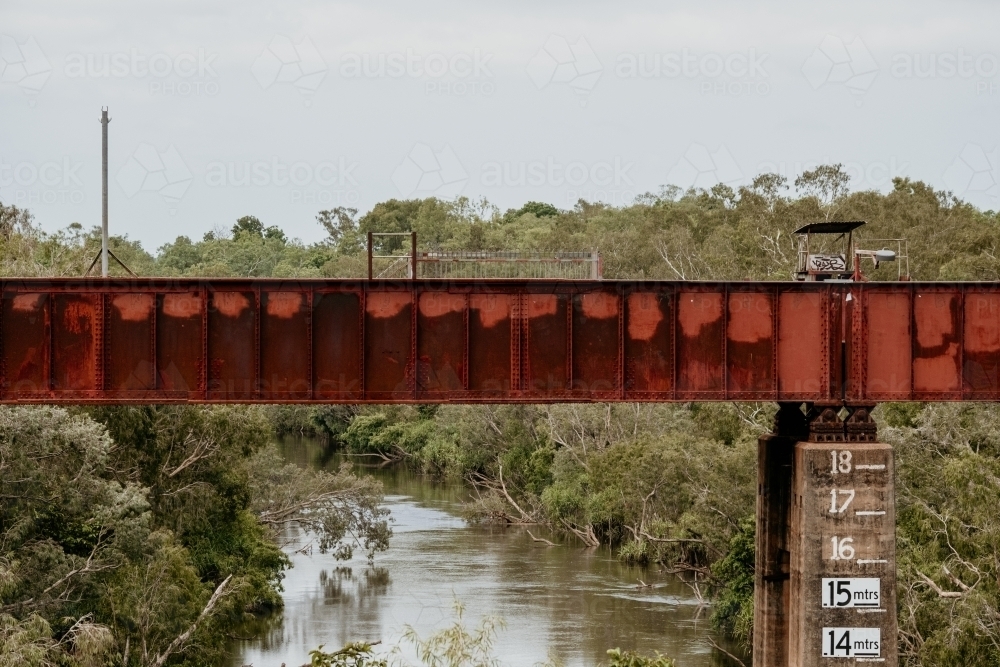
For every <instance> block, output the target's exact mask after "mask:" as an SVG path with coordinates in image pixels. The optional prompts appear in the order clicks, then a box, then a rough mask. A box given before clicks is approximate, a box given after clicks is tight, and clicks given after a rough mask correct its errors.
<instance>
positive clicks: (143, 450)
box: [0, 406, 389, 667]
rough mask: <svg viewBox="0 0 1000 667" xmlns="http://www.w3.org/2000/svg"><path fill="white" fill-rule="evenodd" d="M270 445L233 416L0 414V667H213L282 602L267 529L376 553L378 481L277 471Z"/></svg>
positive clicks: (258, 425)
mask: <svg viewBox="0 0 1000 667" xmlns="http://www.w3.org/2000/svg"><path fill="white" fill-rule="evenodd" d="M270 437H271V427H270V424H269V422H268V421H267V420H266V418H265V416H264V413H263V411H262V410H260V409H259V408H254V407H246V406H231V407H211V408H209V407H142V408H133V407H130V408H101V409H94V410H90V411H86V410H66V409H62V408H52V407H0V494H2V495H3V502H2V503H0V665H38V666H43V665H57V664H58V665H64V666H79V667H85V666H91V665H93V666H97V665H104V664H106V663H107V664H115V665H125V666H135V667H160V666H163V665H192V666H193V665H211V664H218V663H220V662H221V661H223V660H224V659H225V657H226V651H227V639H226V637H227V634H226V628H228V627H231V626H232V625H234V624H235V623H238V622H239V621H241V620H242V619H243V618H244V617H245V616H246V615H247V614H249V613H253V612H257V611H262V610H267V609H273V608H274V607H276V606H278V605H280V604H281V598H280V595H279V587H280V582H281V577H282V570H283V569H284V568H285V567H286V566H287V563H288V561H287V558H286V557H285V556H284V554H282V552H281V550H280V549H279V548H278V546H277V544H276V541H275V537H274V532H273V530H272V526H275V525H278V524H279V523H281V522H283V521H292V522H297V523H298V524H299V526H300V527H302V528H303V529H306V530H309V531H312V532H313V533H315V534H316V536H317V539H318V541H319V543H320V545H321V548H327V549H330V550H331V551H332V552H334V554H335V555H338V556H344V555H346V554H347V553H349V552H350V550H351V547H352V546H353V538H352V537H351V535H357V536H358V539H359V540H360V544H359V545H358V546H362V547H363V548H366V549H368V550H369V552H374V551H378V550H382V549H384V548H385V547H386V546H387V539H388V535H389V531H388V526H387V524H386V521H385V516H384V515H385V511H384V510H380V509H378V505H379V503H380V502H381V497H382V496H381V488H380V487H379V485H378V484H377V483H375V482H374V481H373V480H372V479H371V478H368V477H365V478H361V479H359V478H357V477H354V476H353V475H351V474H350V472H349V471H348V470H346V469H345V470H341V471H339V472H338V473H337V474H334V475H331V474H327V473H318V474H313V473H310V472H308V471H299V470H298V469H294V466H291V467H289V466H283V465H277V464H276V460H277V459H276V454H275V453H274V452H273V450H272V447H271V445H269V441H270ZM290 468H291V469H290ZM276 485H280V486H281V489H282V493H278V492H277V491H276V490H275V486H276Z"/></svg>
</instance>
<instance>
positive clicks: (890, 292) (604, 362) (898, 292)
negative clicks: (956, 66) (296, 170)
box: [0, 278, 1000, 403]
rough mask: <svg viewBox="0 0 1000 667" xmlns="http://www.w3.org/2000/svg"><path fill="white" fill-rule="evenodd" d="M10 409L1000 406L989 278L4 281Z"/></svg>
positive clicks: (1, 360)
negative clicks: (694, 403) (171, 405)
mask: <svg viewBox="0 0 1000 667" xmlns="http://www.w3.org/2000/svg"><path fill="white" fill-rule="evenodd" d="M2 292H3V305H2V310H0V402H4V403H30V402H37V403H168V402H202V403H207V402H263V403H276V402H293V403H383V402H393V403H403V402H417V403H445V402H454V403H475V402H489V403H504V402H522V403H545V402H566V401H690V400H698V401H719V400H746V401H809V402H820V403H824V402H831V403H833V402H839V401H842V400H846V401H848V402H855V403H859V402H860V403H864V402H873V403H874V402H877V401H883V400H903V401H905V400H997V399H998V398H1000V386H998V364H1000V285H998V284H993V283H867V284H845V283H777V282H766V283H751V282H730V283H703V282H652V281H651V282H635V281H609V280H604V281H537V280H495V281H471V280H469V281H463V280H451V281H433V280H420V281H415V282H411V281H398V282H380V281H373V282H368V281H345V280H277V279H268V280H235V279H160V278H151V279H136V280H127V279H110V280H108V281H104V280H101V279H6V280H3V281H2Z"/></svg>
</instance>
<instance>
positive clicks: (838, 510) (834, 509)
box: [830, 489, 854, 514]
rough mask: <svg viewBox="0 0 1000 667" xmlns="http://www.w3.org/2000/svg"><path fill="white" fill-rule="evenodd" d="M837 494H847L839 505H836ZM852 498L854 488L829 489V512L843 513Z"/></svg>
mask: <svg viewBox="0 0 1000 667" xmlns="http://www.w3.org/2000/svg"><path fill="white" fill-rule="evenodd" d="M838 495H841V496H847V500H846V501H844V504H843V505H841V506H840V507H838V506H837V496H838ZM852 500H854V489H830V514H843V513H844V512H845V511H847V506H848V505H850V504H851V501H852Z"/></svg>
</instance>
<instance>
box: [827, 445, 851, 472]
mask: <svg viewBox="0 0 1000 667" xmlns="http://www.w3.org/2000/svg"><path fill="white" fill-rule="evenodd" d="M830 458H831V459H833V462H832V466H831V469H830V472H832V473H833V474H834V475H836V474H837V473H838V472H844V473H846V472H851V453H850V452H849V451H846V450H843V451H839V452H838V451H837V450H836V449H832V450H830Z"/></svg>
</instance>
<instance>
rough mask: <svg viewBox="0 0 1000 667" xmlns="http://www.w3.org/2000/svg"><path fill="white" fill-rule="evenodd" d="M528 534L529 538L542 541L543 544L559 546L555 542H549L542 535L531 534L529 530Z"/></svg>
mask: <svg viewBox="0 0 1000 667" xmlns="http://www.w3.org/2000/svg"><path fill="white" fill-rule="evenodd" d="M528 536H529V537H530V538H531V539H532V540H533V541H535V542H543V543H545V544H547V545H549V546H550V547H557V546H559V545H558V544H556V543H555V542H549V541H548V540H547V539H545V538H544V537H535V536H534V535H532V534H531V531H530V530H529V531H528Z"/></svg>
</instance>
